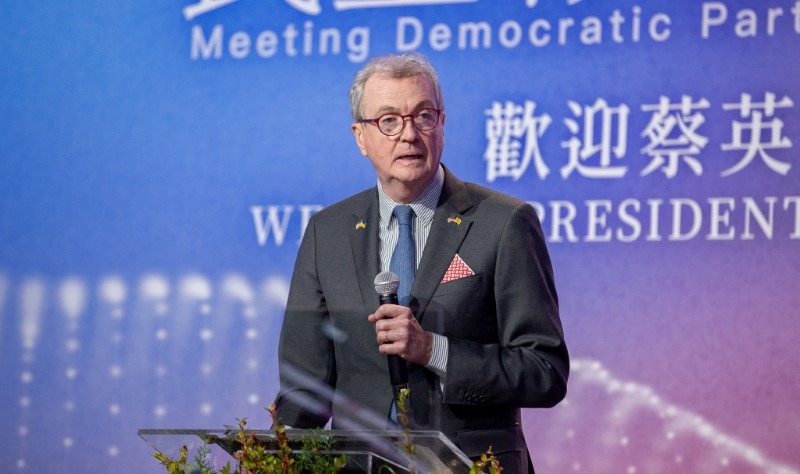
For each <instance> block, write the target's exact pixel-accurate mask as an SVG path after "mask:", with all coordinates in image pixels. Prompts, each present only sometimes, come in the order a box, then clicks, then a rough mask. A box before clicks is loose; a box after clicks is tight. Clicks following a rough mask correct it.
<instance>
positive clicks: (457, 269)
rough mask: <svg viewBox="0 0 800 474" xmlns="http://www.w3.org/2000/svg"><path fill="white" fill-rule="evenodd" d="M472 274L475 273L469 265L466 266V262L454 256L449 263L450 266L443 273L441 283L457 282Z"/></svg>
mask: <svg viewBox="0 0 800 474" xmlns="http://www.w3.org/2000/svg"><path fill="white" fill-rule="evenodd" d="M474 274H475V272H473V271H472V269H471V268H469V265H467V264H466V262H464V260H462V259H461V257H459V256H458V254H456V256H455V257H453V261H452V262H450V266H449V267H448V268H447V271H446V272H444V277H442V283H447V282H448V281H453V280H458V279H459V278H465V277H468V276H472V275H474Z"/></svg>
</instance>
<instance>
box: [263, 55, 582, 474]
mask: <svg viewBox="0 0 800 474" xmlns="http://www.w3.org/2000/svg"><path fill="white" fill-rule="evenodd" d="M350 102H351V107H352V113H353V118H354V120H355V122H354V123H353V125H352V131H353V134H354V136H355V139H356V144H357V145H358V148H359V150H360V151H361V153H362V154H363V155H364V156H366V157H367V158H368V159H369V161H370V162H371V163H372V166H373V167H374V168H375V172H376V174H377V177H378V179H377V186H376V187H373V188H371V189H368V190H366V191H364V192H361V193H359V194H356V195H355V196H352V197H350V198H348V199H345V200H344V201H341V202H339V203H336V204H334V205H331V206H329V207H327V208H326V209H324V210H322V211H320V212H319V213H317V214H315V215H314V216H313V217H312V218H311V220H310V222H309V224H308V227H307V228H306V232H305V235H304V236H303V241H302V244H301V246H300V251H299V253H298V256H297V261H296V264H295V268H294V274H293V276H292V283H291V289H290V292H289V300H288V303H287V308H286V315H285V318H284V321H283V329H282V331H281V339H280V348H279V357H280V367H281V392H280V393H279V394H278V398H277V400H276V405H277V410H278V415H279V419H280V421H281V422H283V423H285V424H286V425H289V426H292V427H294V428H309V427H317V426H322V425H324V424H325V423H326V422H327V421H328V419H329V418H330V416H331V415H332V416H333V422H332V423H333V427H334V428H335V427H337V424H341V423H338V422H337V420H339V421H341V420H343V419H346V418H347V416H348V413H349V412H351V411H352V407H353V402H355V403H357V404H360V405H361V406H364V407H367V408H369V409H371V410H373V411H374V412H376V413H378V414H380V415H381V416H382V417H384V418H388V417H389V416H390V413H391V411H392V410H393V405H392V387H391V385H390V382H389V371H388V368H387V362H386V355H390V354H392V355H398V356H400V357H402V358H403V359H405V360H406V361H407V363H408V374H409V388H410V399H409V404H410V417H411V424H412V428H416V429H434V430H439V431H442V432H443V433H444V434H445V435H446V436H448V437H449V438H450V439H451V440H452V441H453V442H454V443H455V444H456V445H457V446H458V447H459V448H461V450H462V451H464V453H465V454H466V455H467V456H470V457H472V458H475V457H477V456H480V454H481V453H483V452H485V451H486V450H487V449H488V448H489V446H492V448H493V452H494V453H495V454H496V455H497V456H498V458H499V459H500V461H501V463H502V465H503V467H504V469H505V472H525V471H527V470H528V469H529V466H531V463H530V459H529V456H528V451H527V447H526V444H525V439H524V437H523V433H522V427H521V425H520V408H521V407H551V406H553V405H555V404H557V403H558V402H559V401H561V399H563V397H564V395H565V393H566V387H567V375H568V373H569V357H568V354H567V348H566V345H565V343H564V337H563V331H562V327H561V321H560V319H559V315H558V298H557V295H556V289H555V284H554V281H553V272H552V267H551V263H550V258H549V256H548V253H547V249H546V247H545V242H544V237H543V235H542V231H541V226H540V223H539V220H538V218H537V216H536V214H535V212H534V211H533V209H532V208H531V206H530V205H528V204H526V203H524V202H522V201H520V200H517V199H515V198H512V197H510V196H507V195H504V194H500V193H497V192H495V191H492V190H489V189H486V188H484V187H481V186H478V185H475V184H471V183H464V182H462V181H460V180H459V179H458V178H456V177H455V176H454V175H453V174H452V173H451V172H450V171H449V170H448V169H447V168H446V167H444V166H443V165H441V164H440V159H441V155H442V150H443V148H444V123H445V114H444V111H443V109H444V102H443V100H442V95H441V91H440V88H439V82H438V78H437V75H436V72H435V71H434V69H433V67H432V66H431V65H430V64H429V63H428V62H427V60H426V59H425V58H424V57H422V56H420V55H417V54H408V55H404V56H386V57H380V58H376V59H373V60H372V61H370V62H369V63H368V64H367V65H366V66H365V67H364V68H363V69H362V70H361V71H359V73H358V74H357V75H356V78H355V80H354V82H353V85H352V87H351V91H350ZM404 205H407V206H404ZM395 206H397V207H398V209H395ZM409 206H410V208H411V210H410V211H408V212H404V214H406V216H407V217H401V212H400V210H401V209H406V210H407V208H408V207H409ZM408 216H410V217H408ZM409 218H410V219H411V220H410V224H408V223H403V222H402V221H403V220H404V219H409ZM403 225H406V226H408V225H410V228H411V234H410V235H408V234H404V233H403V232H404V231H403V230H402V229H401V227H402V226H403ZM399 242H403V244H402V245H403V246H405V247H404V248H407V249H408V248H410V249H412V250H411V252H410V253H411V261H412V262H413V264H412V265H414V266H415V267H416V268H412V270H411V271H412V276H413V285H408V286H409V288H403V285H401V288H400V292H399V293H400V300H401V304H402V303H406V305H403V306H401V305H380V303H379V297H378V294H377V293H376V292H375V289H374V286H373V280H374V278H375V276H376V275H377V274H378V273H379V272H381V271H386V270H388V269H389V268H390V267H392V266H393V265H394V264H395V262H394V260H393V254H394V253H396V252H395V249H396V248H397V249H399V248H400V247H401V244H400V243H399ZM404 252H405V251H404ZM409 283H410V281H409ZM404 293H406V295H407V296H405V297H404ZM289 368H292V369H298V370H300V371H301V372H303V373H304V374H306V375H307V376H308V380H313V381H316V382H319V383H322V384H324V385H325V386H329V387H331V388H333V390H334V391H335V395H334V399H333V403H330V402H328V401H326V400H325V399H324V398H321V397H319V395H318V391H317V389H315V388H314V387H313V386H312V384H311V383H305V382H300V383H298V382H297V381H293V382H290V380H289V377H288V376H287V373H288V371H289V370H290V369H289ZM342 396H344V397H342ZM343 398H346V399H347V400H348V402H347V403H346V404H344V403H339V402H340V401H341V400H342V399H343ZM309 402H314V403H309Z"/></svg>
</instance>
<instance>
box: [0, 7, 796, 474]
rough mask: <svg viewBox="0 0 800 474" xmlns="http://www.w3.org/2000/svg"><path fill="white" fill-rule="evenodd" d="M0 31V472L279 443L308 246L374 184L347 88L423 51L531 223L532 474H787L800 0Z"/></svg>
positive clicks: (210, 15) (154, 15) (120, 20)
mask: <svg viewBox="0 0 800 474" xmlns="http://www.w3.org/2000/svg"><path fill="white" fill-rule="evenodd" d="M0 33H2V36H3V39H4V40H3V41H2V44H1V45H0V242H1V243H2V245H0V371H1V373H0V376H2V380H3V383H2V384H1V385H2V386H1V387H0V405H2V406H3V407H4V408H3V410H0V470H2V471H3V472H17V471H19V472H26V471H27V472H45V471H65V472H109V471H113V472H162V471H161V469H160V468H159V467H158V466H157V463H156V461H155V460H153V459H150V458H149V454H150V452H151V449H150V447H149V446H147V445H146V444H145V443H144V441H142V440H141V439H139V438H138V437H137V436H136V430H137V429H138V428H143V427H151V428H157V427H191V428H201V427H205V428H217V427H220V426H221V425H222V424H233V423H235V418H237V417H249V421H250V425H251V426H256V427H266V426H268V425H269V419H268V417H267V415H266V413H265V412H264V411H263V407H265V406H267V405H268V404H269V403H270V402H271V401H272V399H273V398H274V396H275V394H276V392H277V375H276V367H277V361H276V341H277V334H278V331H279V328H280V324H281V318H282V315H283V305H284V304H285V299H286V294H287V291H288V279H289V277H290V274H291V268H292V264H293V262H294V257H295V254H296V252H297V248H298V242H299V239H300V236H301V233H302V231H303V228H304V223H305V221H306V220H307V219H308V217H309V216H310V215H312V214H313V213H314V212H316V211H317V210H319V209H320V208H322V207H323V206H326V205H328V204H331V203H333V202H335V201H337V200H339V199H341V198H343V197H345V196H348V195H350V194H352V193H354V192H357V191H360V190H362V189H364V188H366V187H369V186H372V185H373V184H374V181H375V177H374V172H373V170H372V168H371V166H370V165H369V163H368V161H367V160H365V159H364V158H363V157H362V156H361V155H360V153H358V150H357V148H356V147H355V146H354V141H353V138H352V136H351V134H350V130H349V129H350V122H351V118H350V116H349V105H348V101H347V90H348V87H349V84H350V81H351V80H352V77H353V75H354V73H355V72H356V71H357V70H358V68H359V67H360V66H361V65H363V63H364V61H365V60H367V59H368V58H369V57H372V56H374V55H377V54H384V53H387V52H404V51H412V50H413V51H419V52H422V53H423V54H425V55H427V56H428V57H429V58H430V59H431V61H432V62H433V63H434V65H435V66H436V67H437V69H438V71H439V73H440V79H441V83H442V87H443V91H444V95H445V103H446V106H445V110H446V114H447V122H446V137H447V144H446V147H445V152H444V157H443V161H444V163H445V164H447V165H448V166H449V167H450V168H451V169H452V170H453V171H454V172H455V173H456V174H457V175H458V176H459V177H461V178H462V179H465V180H469V181H474V182H477V183H481V184H484V185H487V186H490V187H492V188H495V189H499V190H502V191H505V192H508V193H510V194H512V195H515V196H517V197H520V198H522V199H525V200H528V201H530V202H531V203H532V204H534V206H535V207H536V208H537V210H538V211H539V213H540V216H541V218H542V222H543V227H544V230H545V234H546V237H547V239H548V242H549V246H550V251H551V254H552V257H553V262H554V267H555V272H556V280H557V284H558V289H559V296H560V300H561V308H562V320H563V322H564V326H565V331H566V337H567V342H568V345H569V347H570V351H571V354H572V357H573V371H572V374H571V378H570V386H569V394H568V396H567V399H566V400H565V402H563V403H562V404H560V405H559V406H558V407H556V408H554V409H552V410H526V411H525V412H524V417H525V423H526V424H525V429H526V434H527V438H528V442H529V445H530V448H531V451H532V453H533V456H534V461H535V463H536V464H537V466H538V468H539V469H540V470H541V471H542V472H592V473H595V472H673V471H677V472H798V470H799V469H800V455H798V452H797V442H796V440H797V439H798V437H799V436H800V415H798V411H797V407H796V404H797V400H798V399H800V379H798V378H797V377H796V375H795V374H796V367H795V366H796V361H797V359H798V351H797V349H796V344H795V341H796V340H797V338H798V336H800V323H798V309H797V308H798V307H800V292H798V291H797V281H798V276H800V252H799V251H798V250H799V248H798V243H799V242H800V186H799V185H800V179H798V176H800V175H798V173H799V172H800V163H799V162H798V152H797V149H798V144H800V115H799V114H798V108H800V102H798V101H800V85H798V82H797V80H796V77H797V76H798V75H800V61H798V57H799V56H798V45H800V1H787V0H766V1H760V2H755V1H750V2H747V1H736V0H724V1H715V2H686V1H684V2H669V3H668V2H658V1H654V0H642V1H639V2H634V3H631V2H622V1H603V2H600V1H589V0H583V1H581V0H553V1H550V2H537V1H536V0H508V1H505V2H490V1H488V0H449V1H447V0H438V1H437V0H396V1H394V0H202V1H193V0H183V1H180V2H142V1H121V2H100V1H95V0H86V1H83V2H78V3H74V2H73V3H64V2H54V1H40V2H23V1H19V0H10V1H7V2H5V4H4V8H3V15H2V16H0ZM365 317H366V315H365Z"/></svg>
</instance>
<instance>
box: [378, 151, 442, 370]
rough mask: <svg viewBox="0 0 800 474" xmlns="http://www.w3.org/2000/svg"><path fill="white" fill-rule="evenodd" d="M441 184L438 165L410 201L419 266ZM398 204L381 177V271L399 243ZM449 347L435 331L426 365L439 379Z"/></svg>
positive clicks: (387, 266)
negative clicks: (426, 185)
mask: <svg viewBox="0 0 800 474" xmlns="http://www.w3.org/2000/svg"><path fill="white" fill-rule="evenodd" d="M442 185H444V169H443V168H442V166H441V165H439V170H438V172H437V173H436V175H435V176H434V178H433V180H432V181H431V183H430V184H429V185H428V187H427V188H425V190H424V191H422V193H420V195H419V196H417V197H416V198H414V200H413V201H411V202H410V203H408V205H409V206H411V209H413V210H414V218H413V219H412V223H411V232H412V233H413V235H414V251H415V252H414V254H415V258H416V267H415V268H419V262H420V260H421V259H422V251H423V250H425V243H426V242H427V240H428V233H430V230H431V222H433V213H434V212H435V211H436V204H437V203H438V202H439V195H440V194H441V193H442ZM398 205H399V204H398V203H396V202H394V201H393V200H392V198H390V197H389V196H387V195H386V193H385V192H384V191H383V187H382V186H381V182H380V180H378V209H379V213H380V230H379V232H378V237H379V239H380V244H379V248H380V259H381V271H382V272H385V271H388V270H389V262H390V261H391V259H392V253H393V252H394V247H395V245H397V238H398V235H399V232H398V227H399V226H398V224H397V218H396V217H395V216H394V214H392V211H393V210H394V208H395V206H398ZM447 346H448V344H447V338H446V337H444V336H441V335H439V334H433V348H432V350H431V357H430V359H429V360H428V363H427V364H426V365H425V367H427V368H429V369H431V370H433V371H434V372H435V373H436V374H437V375H438V376H439V377H440V378H441V377H444V375H445V371H446V369H447Z"/></svg>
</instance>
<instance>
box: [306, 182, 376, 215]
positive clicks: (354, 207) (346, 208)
mask: <svg viewBox="0 0 800 474" xmlns="http://www.w3.org/2000/svg"><path fill="white" fill-rule="evenodd" d="M376 193H377V190H376V189H375V187H372V188H369V189H365V190H364V191H361V192H360V193H357V194H353V195H352V196H350V197H347V198H345V199H342V200H341V201H339V202H335V203H333V204H330V205H328V206H326V207H325V208H323V209H322V210H320V211H319V212H317V213H316V214H314V216H313V218H314V219H315V220H317V221H318V222H319V221H328V220H331V219H333V220H337V219H341V217H342V216H344V215H353V216H356V217H358V216H361V215H362V214H364V213H365V212H366V211H367V210H368V209H369V207H370V205H371V204H373V203H375V202H377V197H376V196H377V194H376ZM363 217H366V216H363Z"/></svg>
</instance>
